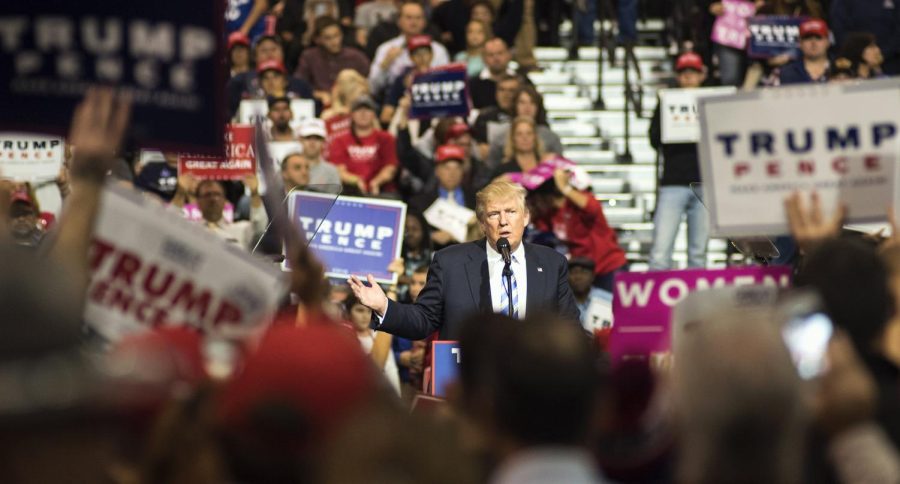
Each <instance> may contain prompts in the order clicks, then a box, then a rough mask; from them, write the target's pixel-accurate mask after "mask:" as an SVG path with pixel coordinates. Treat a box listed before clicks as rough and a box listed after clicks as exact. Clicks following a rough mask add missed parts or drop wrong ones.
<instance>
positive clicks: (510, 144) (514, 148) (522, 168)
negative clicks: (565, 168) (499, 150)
mask: <svg viewBox="0 0 900 484" xmlns="http://www.w3.org/2000/svg"><path fill="white" fill-rule="evenodd" d="M545 158H547V152H546V151H545V149H544V142H543V141H542V140H541V138H540V136H538V134H537V124H536V123H535V122H534V120H533V119H531V118H526V117H525V116H520V117H518V118H516V119H514V120H513V122H512V124H511V125H510V128H509V133H508V134H507V136H506V143H505V145H504V146H503V159H504V160H505V161H504V162H503V163H502V164H500V166H498V167H497V168H496V169H495V170H494V172H493V174H492V175H491V179H492V180H495V179H497V178H498V177H502V176H503V175H505V174H507V173H517V172H527V171H530V170H533V169H535V168H537V166H538V165H539V164H540V163H541V162H542V161H543V160H544V159H545Z"/></svg>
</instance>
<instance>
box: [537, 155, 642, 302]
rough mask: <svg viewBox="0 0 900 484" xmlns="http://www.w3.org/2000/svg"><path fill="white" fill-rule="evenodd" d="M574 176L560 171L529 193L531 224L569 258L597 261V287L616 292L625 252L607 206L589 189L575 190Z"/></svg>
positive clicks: (595, 264) (594, 263)
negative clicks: (549, 236) (615, 281)
mask: <svg viewBox="0 0 900 484" xmlns="http://www.w3.org/2000/svg"><path fill="white" fill-rule="evenodd" d="M571 177H572V174H571V173H570V172H568V171H566V170H564V169H562V168H557V169H556V170H555V171H554V172H553V178H551V179H549V180H547V181H545V182H544V183H543V184H541V185H540V186H539V187H537V188H536V189H534V190H533V191H532V192H531V193H529V194H528V206H529V211H530V212H531V223H532V224H534V227H535V229H537V230H538V231H540V232H546V233H552V234H553V235H554V236H555V237H556V239H557V240H558V241H559V242H560V243H561V244H562V248H563V249H564V250H565V251H566V253H567V255H568V256H569V258H577V257H586V258H588V259H590V260H591V261H593V266H594V267H593V268H592V269H593V270H594V281H593V285H594V286H595V287H599V288H600V289H604V290H606V291H609V292H612V291H613V279H614V277H615V275H616V273H618V272H621V271H624V270H627V260H626V258H625V251H624V250H622V248H621V247H619V240H618V237H617V236H616V231H615V230H613V229H612V228H611V227H610V226H609V223H607V221H606V217H605V216H604V215H603V206H602V205H600V202H599V201H598V200H597V199H596V198H595V197H594V195H593V194H592V193H591V192H590V191H589V190H579V189H577V188H575V187H573V186H572V184H571V183H570V181H569V180H570V179H571ZM582 316H583V314H582Z"/></svg>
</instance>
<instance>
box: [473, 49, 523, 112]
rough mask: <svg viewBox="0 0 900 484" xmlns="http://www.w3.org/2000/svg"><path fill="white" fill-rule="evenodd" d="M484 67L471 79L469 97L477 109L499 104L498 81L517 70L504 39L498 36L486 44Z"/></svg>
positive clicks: (483, 56)
mask: <svg viewBox="0 0 900 484" xmlns="http://www.w3.org/2000/svg"><path fill="white" fill-rule="evenodd" d="M481 56H482V58H483V59H484V69H482V70H481V74H479V75H478V77H473V78H470V79H469V97H470V98H471V99H472V106H473V107H474V108H475V109H484V108H486V107H488V106H496V105H497V82H498V81H499V80H500V79H501V78H502V77H504V76H514V75H516V71H515V70H514V69H513V68H512V67H511V66H510V65H509V64H510V61H512V54H511V53H510V52H509V48H508V47H507V45H506V42H504V41H503V39H501V38H499V37H496V38H493V39H491V40H489V41H487V42H486V43H485V44H484V51H483V52H482V54H481Z"/></svg>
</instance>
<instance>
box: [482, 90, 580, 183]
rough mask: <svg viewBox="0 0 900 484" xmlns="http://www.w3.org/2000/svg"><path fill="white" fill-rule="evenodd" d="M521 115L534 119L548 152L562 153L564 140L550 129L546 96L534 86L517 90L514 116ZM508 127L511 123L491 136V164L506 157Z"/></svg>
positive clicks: (538, 133) (489, 152)
mask: <svg viewBox="0 0 900 484" xmlns="http://www.w3.org/2000/svg"><path fill="white" fill-rule="evenodd" d="M520 116H522V117H525V118H529V119H531V120H532V121H534V123H535V125H536V129H537V135H538V137H539V138H540V139H541V141H542V142H543V144H544V149H545V150H546V151H547V153H552V154H555V155H562V152H563V147H562V141H561V140H560V139H559V136H558V135H557V134H556V133H554V132H553V130H551V129H550V126H549V123H548V121H547V110H546V109H544V98H543V96H541V94H540V93H539V92H537V90H536V89H535V88H534V86H531V85H524V86H522V87H521V88H519V91H518V92H516V95H515V105H514V107H513V118H517V117H520ZM508 129H509V125H506V126H503V127H501V128H500V129H498V130H497V135H496V136H494V137H493V138H491V145H490V149H489V150H488V157H487V160H486V161H487V164H488V165H489V166H496V165H497V164H499V163H500V162H501V161H504V160H505V159H506V156H505V154H504V148H505V146H508V145H509V144H508V143H506V139H507V130H508Z"/></svg>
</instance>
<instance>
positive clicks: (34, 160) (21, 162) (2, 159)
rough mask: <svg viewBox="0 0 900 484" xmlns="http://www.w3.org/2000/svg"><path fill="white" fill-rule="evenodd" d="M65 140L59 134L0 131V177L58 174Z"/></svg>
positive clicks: (48, 177)
mask: <svg viewBox="0 0 900 484" xmlns="http://www.w3.org/2000/svg"><path fill="white" fill-rule="evenodd" d="M65 145H66V143H65V141H64V140H63V139H62V138H60V137H58V136H47V135H42V134H30V133H0V178H8V179H11V180H15V181H23V182H28V181H46V180H53V179H55V178H56V177H57V176H59V169H60V168H61V167H62V164H63V159H64V158H65V151H66V150H65Z"/></svg>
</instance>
